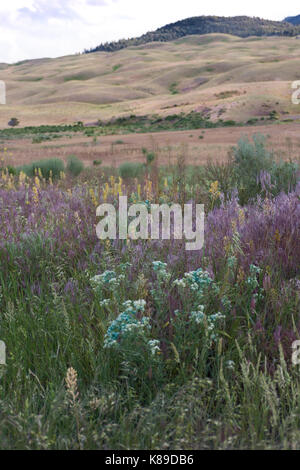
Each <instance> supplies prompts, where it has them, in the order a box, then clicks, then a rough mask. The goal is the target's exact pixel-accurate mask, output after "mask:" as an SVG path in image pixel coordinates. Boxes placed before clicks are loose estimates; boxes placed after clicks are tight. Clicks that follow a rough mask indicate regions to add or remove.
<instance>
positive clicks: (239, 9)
mask: <svg viewBox="0 0 300 470" xmlns="http://www.w3.org/2000/svg"><path fill="white" fill-rule="evenodd" d="M299 14H300V6H299V2H298V0H297V1H296V0H285V1H284V2H274V0H263V1H262V0H251V1H250V2H241V1H240V0H226V2H225V1H224V0H209V1H208V2H201V1H199V0H184V1H182V0H180V1H178V0H26V1H25V0H9V1H6V0H0V63H1V62H6V63H13V62H17V61H20V60H24V59H36V58H42V57H59V56H63V55H69V54H74V53H77V52H82V51H83V50H84V49H85V48H87V49H88V48H90V47H94V46H97V45H99V44H100V43H102V42H106V41H112V40H117V39H123V38H128V37H135V36H139V35H141V34H143V33H146V32H148V31H152V30H155V29H157V28H159V27H161V26H164V25H165V24H168V23H172V22H174V21H178V20H181V19H184V18H188V17H190V16H201V15H216V16H237V15H247V16H258V17H261V18H265V19H270V20H282V19H283V18H285V17H286V16H295V15H299Z"/></svg>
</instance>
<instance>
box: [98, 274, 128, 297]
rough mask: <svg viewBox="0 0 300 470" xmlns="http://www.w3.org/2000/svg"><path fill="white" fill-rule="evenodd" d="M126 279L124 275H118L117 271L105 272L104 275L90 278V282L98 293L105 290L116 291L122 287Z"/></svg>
mask: <svg viewBox="0 0 300 470" xmlns="http://www.w3.org/2000/svg"><path fill="white" fill-rule="evenodd" d="M124 279H125V275H124V274H120V275H117V274H116V273H115V271H105V272H104V273H103V274H97V276H94V277H92V278H90V282H91V285H92V287H93V289H94V290H95V291H96V292H97V291H101V290H102V289H103V288H107V289H108V290H114V289H115V288H117V287H119V286H120V284H121V282H122V281H123V280H124Z"/></svg>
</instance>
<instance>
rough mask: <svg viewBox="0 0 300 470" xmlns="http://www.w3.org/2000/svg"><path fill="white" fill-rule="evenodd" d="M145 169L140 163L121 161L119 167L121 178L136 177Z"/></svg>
mask: <svg viewBox="0 0 300 470" xmlns="http://www.w3.org/2000/svg"><path fill="white" fill-rule="evenodd" d="M144 171H145V166H144V165H143V164H142V163H131V162H126V163H123V164H122V165H121V166H120V168H119V174H120V176H121V178H124V179H126V178H138V177H139V176H141V175H142V174H143V173H144Z"/></svg>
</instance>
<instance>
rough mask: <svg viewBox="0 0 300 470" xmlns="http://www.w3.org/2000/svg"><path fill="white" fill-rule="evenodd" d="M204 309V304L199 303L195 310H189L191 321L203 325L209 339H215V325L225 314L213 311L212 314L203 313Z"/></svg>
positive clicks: (216, 336) (216, 335)
mask: <svg viewBox="0 0 300 470" xmlns="http://www.w3.org/2000/svg"><path fill="white" fill-rule="evenodd" d="M204 309H205V306H204V305H199V306H198V310H197V311H194V312H191V315H190V318H191V320H192V321H194V322H195V323H197V325H201V326H203V327H204V328H205V329H206V331H207V333H208V336H209V338H210V340H211V341H215V340H216V339H217V338H218V334H217V332H216V327H217V326H218V323H219V322H220V321H221V320H224V319H225V315H222V313H220V312H218V313H215V314H214V315H205V313H204Z"/></svg>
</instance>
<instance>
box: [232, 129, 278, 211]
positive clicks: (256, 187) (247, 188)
mask: <svg viewBox="0 0 300 470" xmlns="http://www.w3.org/2000/svg"><path fill="white" fill-rule="evenodd" d="M233 162H234V166H235V172H236V178H237V181H238V189H239V199H240V202H241V204H246V203H247V202H248V201H249V200H250V199H251V198H254V197H256V196H257V194H258V193H259V192H260V189H261V186H260V184H259V182H258V179H259V176H260V174H261V172H263V171H267V172H270V171H271V169H272V166H273V164H274V156H273V154H272V153H271V152H269V151H268V150H267V149H266V147H265V137H264V136H262V135H255V136H254V137H253V143H252V142H250V141H249V139H248V138H247V137H245V138H242V139H240V141H239V142H238V145H237V147H235V148H233Z"/></svg>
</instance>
